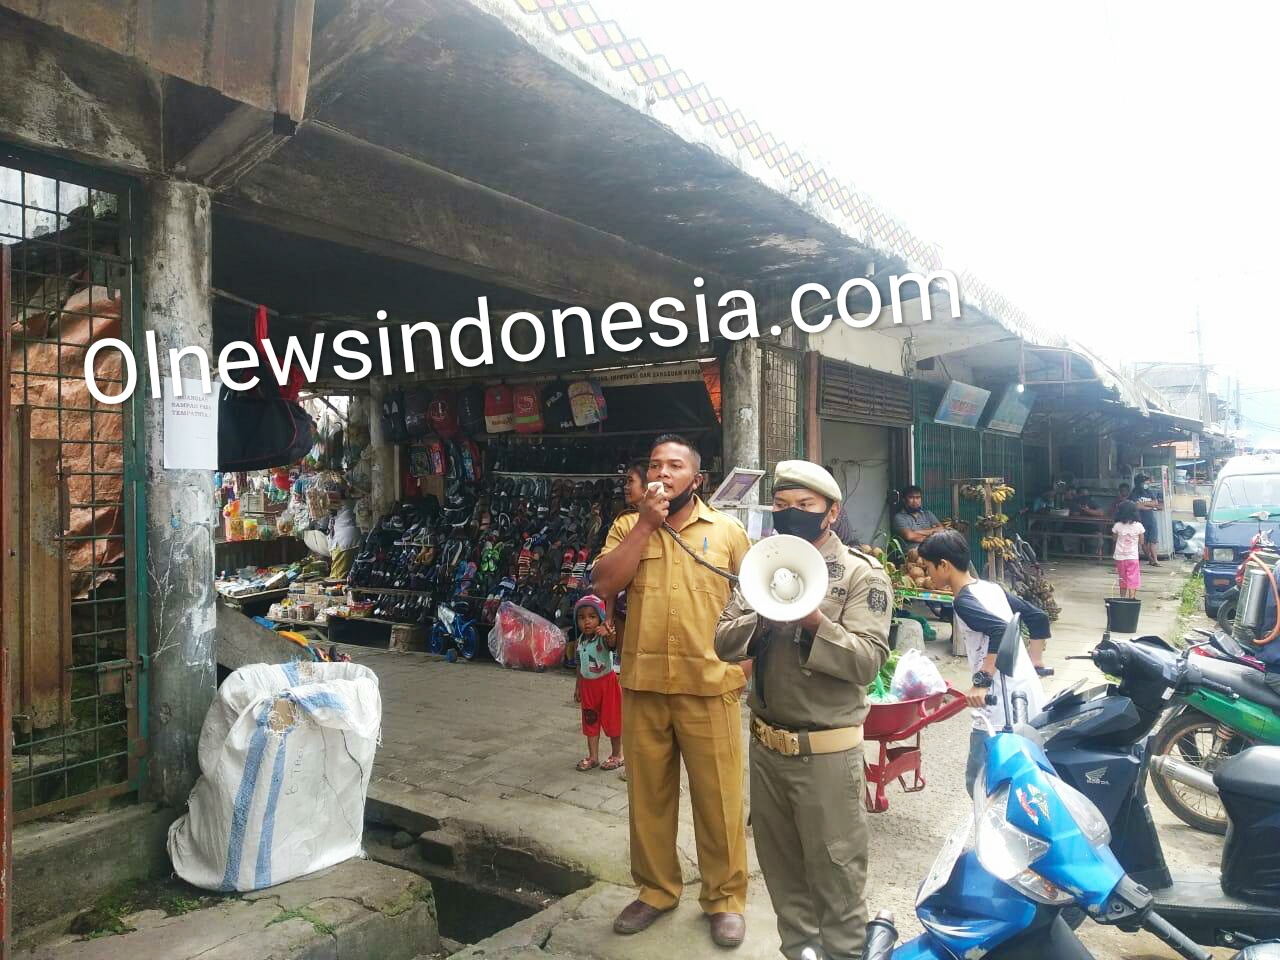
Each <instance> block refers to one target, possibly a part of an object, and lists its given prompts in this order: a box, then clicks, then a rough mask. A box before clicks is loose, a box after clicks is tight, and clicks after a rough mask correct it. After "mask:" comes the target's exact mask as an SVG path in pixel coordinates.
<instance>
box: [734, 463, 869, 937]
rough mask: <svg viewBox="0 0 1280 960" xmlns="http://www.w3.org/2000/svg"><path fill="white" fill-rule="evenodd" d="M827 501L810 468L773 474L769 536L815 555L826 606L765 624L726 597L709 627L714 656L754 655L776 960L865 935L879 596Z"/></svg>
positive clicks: (835, 491) (754, 806) (829, 493)
mask: <svg viewBox="0 0 1280 960" xmlns="http://www.w3.org/2000/svg"><path fill="white" fill-rule="evenodd" d="M840 500H841V493H840V487H839V486H838V485H837V484H836V481H835V479H834V478H833V477H832V476H831V474H830V473H828V472H827V471H826V470H824V469H823V468H822V467H820V466H818V465H817V464H814V463H809V462H808V461H806V460H787V461H784V462H782V463H779V464H778V466H777V471H776V473H775V475H774V485H773V509H774V513H773V526H774V530H775V531H777V532H779V533H789V534H793V535H795V536H798V537H801V538H802V539H804V540H808V541H809V542H810V543H812V544H813V545H814V546H815V547H817V548H818V551H819V552H820V553H821V554H822V555H823V557H824V558H825V559H826V561H827V573H828V576H829V578H830V582H829V584H828V586H827V594H826V597H825V598H824V599H823V601H822V603H821V605H820V606H819V608H818V609H817V610H816V611H814V612H813V613H812V614H810V615H809V616H807V617H805V618H804V619H802V620H799V621H798V622H795V623H770V622H767V621H765V620H764V619H763V618H761V617H760V616H759V615H758V614H756V613H755V612H754V611H753V610H752V609H751V608H750V607H749V606H748V605H747V603H746V601H745V600H744V599H743V597H742V594H741V593H740V592H739V591H734V595H733V599H732V600H731V601H730V602H729V605H728V606H727V607H726V608H725V610H724V613H723V614H722V615H721V617H720V624H719V626H718V627H717V628H716V652H717V653H718V654H719V655H720V657H721V658H723V659H724V660H726V661H739V660H743V659H745V658H748V657H754V658H755V672H754V674H753V677H754V689H753V690H752V693H751V697H750V699H749V700H748V706H750V708H751V712H752V720H751V732H752V740H751V826H752V830H753V831H754V833H755V839H756V853H757V854H758V856H759V858H760V867H761V869H762V871H763V872H764V879H765V883H766V884H767V885H768V888H769V897H770V899H771V900H772V901H773V909H774V912H775V913H776V914H777V915H778V933H779V935H780V936H781V938H782V953H783V955H784V956H786V957H788V958H789V960H798V958H799V957H800V955H801V952H802V951H803V950H804V948H805V947H806V946H814V947H816V946H821V947H822V949H823V950H824V951H825V952H826V955H827V956H828V957H830V958H832V960H852V958H856V957H861V956H862V946H863V940H864V939H865V935H866V922H867V910H866V901H865V899H864V897H863V887H864V885H865V883H866V879H867V825H866V813H865V811H864V809H863V790H864V785H863V773H862V721H863V718H864V717H865V716H866V713H867V693H866V690H867V685H868V684H870V683H871V682H872V681H873V680H874V679H875V676H876V673H877V672H878V671H879V670H880V667H881V666H882V665H883V664H884V661H885V658H886V657H887V656H888V655H889V620H890V617H891V615H892V610H891V608H892V597H893V590H892V588H891V586H890V583H889V578H888V576H887V575H886V574H885V572H884V570H883V569H882V568H881V566H880V564H879V563H878V562H877V561H876V560H875V559H874V558H872V557H869V556H866V555H865V554H863V553H859V552H858V551H856V550H853V549H851V548H849V547H846V546H845V545H844V544H843V543H841V542H840V540H839V539H838V538H837V537H836V536H835V534H833V533H832V532H831V529H830V528H831V526H832V524H834V523H835V521H836V517H837V516H838V514H839V510H840Z"/></svg>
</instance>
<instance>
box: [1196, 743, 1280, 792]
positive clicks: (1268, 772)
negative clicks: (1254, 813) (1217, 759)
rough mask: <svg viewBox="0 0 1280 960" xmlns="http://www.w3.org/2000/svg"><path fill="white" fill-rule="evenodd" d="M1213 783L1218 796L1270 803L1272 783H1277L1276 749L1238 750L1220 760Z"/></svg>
mask: <svg viewBox="0 0 1280 960" xmlns="http://www.w3.org/2000/svg"><path fill="white" fill-rule="evenodd" d="M1213 782H1214V783H1215V784H1216V785H1217V787H1218V790H1219V791H1220V792H1221V793H1230V794H1235V795H1236V796H1244V797H1249V798H1250V799H1252V800H1263V801H1266V802H1268V803H1273V802H1274V801H1275V795H1276V784H1277V783H1280V747H1268V746H1261V747H1250V748H1249V749H1248V750H1244V751H1241V752H1240V753H1238V754H1236V756H1234V757H1231V758H1230V759H1229V760H1225V761H1223V763H1222V765H1221V766H1220V767H1218V769H1217V771H1216V772H1215V773H1214V775H1213Z"/></svg>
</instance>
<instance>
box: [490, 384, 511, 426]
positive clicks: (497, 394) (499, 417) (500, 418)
mask: <svg viewBox="0 0 1280 960" xmlns="http://www.w3.org/2000/svg"><path fill="white" fill-rule="evenodd" d="M512 402H513V401H512V397H511V388H510V387H508V386H507V385H506V384H505V383H499V384H497V385H496V386H492V387H489V388H487V389H486V390H485V392H484V426H485V430H486V432H488V433H507V432H508V431H510V430H511V429H512V427H513V426H514V423H513V421H512V419H511V409H512Z"/></svg>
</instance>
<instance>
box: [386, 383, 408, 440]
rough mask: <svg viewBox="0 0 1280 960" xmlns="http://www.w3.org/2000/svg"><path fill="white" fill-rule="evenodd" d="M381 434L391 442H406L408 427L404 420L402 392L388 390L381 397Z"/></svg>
mask: <svg viewBox="0 0 1280 960" xmlns="http://www.w3.org/2000/svg"><path fill="white" fill-rule="evenodd" d="M380 419H381V420H382V434H383V436H384V437H386V439H387V440H388V441H389V442H391V443H408V442H409V428H408V427H407V426H406V425H405V422H404V392H403V391H402V390H389V391H387V395H386V396H385V397H383V398H382V416H381V418H380Z"/></svg>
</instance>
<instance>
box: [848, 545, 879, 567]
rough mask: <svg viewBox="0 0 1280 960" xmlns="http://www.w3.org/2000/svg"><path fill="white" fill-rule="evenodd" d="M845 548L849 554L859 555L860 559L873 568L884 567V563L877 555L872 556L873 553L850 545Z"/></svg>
mask: <svg viewBox="0 0 1280 960" xmlns="http://www.w3.org/2000/svg"><path fill="white" fill-rule="evenodd" d="M845 549H846V550H848V551H849V554H850V555H851V556H854V557H857V558H858V559H859V560H861V561H862V562H863V563H865V564H866V565H867V566H869V567H870V568H871V569H872V570H883V569H884V565H883V564H882V563H881V562H880V561H879V560H877V559H876V558H875V557H873V556H871V554H869V553H863V552H862V551H861V550H855V549H854V548H853V547H849V546H846V547H845Z"/></svg>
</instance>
